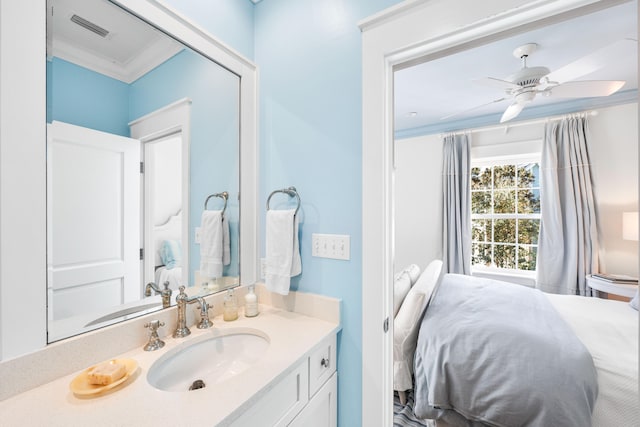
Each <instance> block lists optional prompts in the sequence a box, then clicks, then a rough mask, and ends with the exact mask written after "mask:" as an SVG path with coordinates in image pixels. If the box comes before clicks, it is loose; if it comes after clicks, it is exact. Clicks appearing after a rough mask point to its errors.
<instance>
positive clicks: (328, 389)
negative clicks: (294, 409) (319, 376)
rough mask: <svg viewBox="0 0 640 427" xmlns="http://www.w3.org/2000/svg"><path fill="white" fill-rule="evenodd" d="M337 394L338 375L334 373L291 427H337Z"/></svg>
mask: <svg viewBox="0 0 640 427" xmlns="http://www.w3.org/2000/svg"><path fill="white" fill-rule="evenodd" d="M337 394H338V374H337V373H334V374H333V375H332V376H331V378H330V379H329V380H328V381H327V382H326V383H324V385H323V386H322V387H321V388H320V390H319V391H318V393H316V395H315V396H314V397H313V399H311V400H310V401H309V403H308V404H307V406H306V407H305V408H304V409H303V410H302V412H300V414H299V415H298V416H297V417H296V418H295V419H294V420H293V421H292V422H291V424H289V426H290V427H336V425H337V424H338V412H337Z"/></svg>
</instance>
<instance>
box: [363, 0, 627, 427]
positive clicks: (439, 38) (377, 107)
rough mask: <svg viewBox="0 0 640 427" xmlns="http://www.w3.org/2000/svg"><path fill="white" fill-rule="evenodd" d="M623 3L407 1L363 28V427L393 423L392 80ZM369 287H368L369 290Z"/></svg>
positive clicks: (367, 21) (613, 0) (588, 0)
mask: <svg viewBox="0 0 640 427" xmlns="http://www.w3.org/2000/svg"><path fill="white" fill-rule="evenodd" d="M625 2H626V1H619V0H536V1H525V0H492V1H483V2H471V1H465V0H447V1H429V0H407V1H404V2H402V3H399V4H398V5H396V6H393V7H391V8H389V9H386V10H384V11H382V12H381V13H378V14H376V15H374V16H372V17H369V18H367V19H365V20H363V21H361V22H360V23H359V24H358V25H359V27H360V30H361V31H362V73H363V77H362V80H363V83H362V87H363V92H362V114H363V117H362V212H363V213H362V284H363V285H362V355H363V357H362V425H366V426H387V425H392V422H393V390H392V388H393V368H392V366H393V363H392V361H393V354H392V343H393V336H392V333H385V331H384V329H383V327H384V324H385V321H386V322H388V325H389V328H388V330H389V331H393V316H391V315H390V313H392V312H393V311H392V306H393V290H392V286H391V284H392V283H393V271H394V268H393V257H394V230H393V220H394V216H393V208H394V205H393V201H394V194H393V191H394V190H393V170H394V158H393V149H394V148H393V137H394V133H393V73H394V70H399V69H402V68H406V67H409V66H411V65H415V64H418V63H422V62H426V61H428V60H433V59H435V58H439V57H443V56H447V55H450V54H452V53H456V52H460V51H462V50H466V49H468V48H471V47H474V46H479V45H482V44H485V43H488V42H490V41H494V40H498V39H501V38H504V37H508V36H511V35H514V34H517V33H519V32H521V31H523V30H530V29H533V28H536V27H542V26H545V25H548V24H550V23H553V22H558V21H560V20H565V19H569V18H572V17H575V16H579V15H582V14H585V13H588V12H592V11H595V10H598V9H604V8H607V7H611V6H614V5H616V4H621V3H625ZM365 284H366V285H365Z"/></svg>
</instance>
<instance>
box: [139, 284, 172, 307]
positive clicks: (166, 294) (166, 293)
mask: <svg viewBox="0 0 640 427" xmlns="http://www.w3.org/2000/svg"><path fill="white" fill-rule="evenodd" d="M152 289H153V290H154V291H155V292H156V294H160V295H161V296H162V308H169V307H171V293H172V291H171V289H169V282H168V281H166V282H164V289H163V290H160V289H159V288H158V286H157V285H156V284H155V283H153V282H149V283H147V286H146V287H145V288H144V296H146V297H150V296H151V290H152Z"/></svg>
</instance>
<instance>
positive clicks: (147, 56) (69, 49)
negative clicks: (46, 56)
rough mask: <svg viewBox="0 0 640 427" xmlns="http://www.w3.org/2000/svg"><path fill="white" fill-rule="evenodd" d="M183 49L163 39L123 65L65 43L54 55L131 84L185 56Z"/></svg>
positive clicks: (53, 49) (62, 41)
mask: <svg viewBox="0 0 640 427" xmlns="http://www.w3.org/2000/svg"><path fill="white" fill-rule="evenodd" d="M123 13H125V12H123ZM183 49H184V48H183V47H182V45H180V44H178V43H176V42H175V41H173V40H168V39H166V38H161V39H158V40H157V41H156V42H155V43H153V44H152V45H151V46H149V47H148V48H146V49H145V50H144V51H142V52H141V54H140V55H138V56H136V57H134V58H133V59H132V60H131V61H129V62H127V63H124V64H123V63H120V62H114V61H111V60H108V59H105V58H103V57H100V56H98V55H95V54H93V53H91V52H89V51H87V50H84V49H79V48H78V47H76V46H73V45H71V44H70V43H68V42H67V41H65V40H56V43H55V45H54V47H53V48H52V49H51V51H52V55H53V56H54V57H56V58H60V59H64V60H65V61H68V62H71V63H73V64H76V65H79V66H81V67H84V68H87V69H89V70H92V71H95V72H96V73H99V74H103V75H105V76H108V77H111V78H114V79H116V80H120V81H121V82H124V83H127V84H129V83H133V82H134V81H136V80H137V79H139V78H140V77H142V76H144V75H145V74H147V73H148V72H149V71H151V70H153V69H154V68H156V67H158V66H159V65H161V64H162V63H164V62H165V61H168V60H169V59H171V58H172V57H173V56H175V55H177V54H178V53H180V52H182V50H183Z"/></svg>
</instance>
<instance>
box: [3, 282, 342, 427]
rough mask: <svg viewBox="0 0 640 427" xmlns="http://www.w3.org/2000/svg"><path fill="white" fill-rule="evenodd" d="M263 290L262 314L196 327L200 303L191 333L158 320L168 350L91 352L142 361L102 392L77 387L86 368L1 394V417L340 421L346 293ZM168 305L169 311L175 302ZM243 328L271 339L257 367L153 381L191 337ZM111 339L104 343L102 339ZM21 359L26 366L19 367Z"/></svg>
mask: <svg viewBox="0 0 640 427" xmlns="http://www.w3.org/2000/svg"><path fill="white" fill-rule="evenodd" d="M214 297H216V296H212V297H209V301H211V302H213V304H214V305H217V301H213V299H214ZM259 298H260V300H261V301H263V302H266V303H268V304H261V305H260V314H259V315H258V316H257V317H253V318H246V317H244V315H243V314H242V310H241V313H240V317H239V318H238V320H236V321H233V322H224V321H223V320H222V316H221V315H217V316H215V317H213V318H212V320H213V323H214V325H213V327H212V328H210V329H197V328H196V327H195V324H194V323H195V322H194V321H196V320H198V319H197V315H195V308H194V312H193V313H191V315H190V318H191V322H190V323H191V324H192V325H193V326H192V327H191V335H189V336H188V337H185V338H172V337H171V336H170V335H171V330H172V328H174V327H175V324H174V323H173V322H174V321H175V319H174V318H173V317H171V318H168V319H167V320H166V321H165V326H164V327H163V328H161V329H162V332H164V334H167V336H165V337H164V338H162V339H163V340H164V341H165V343H166V344H165V346H164V347H163V348H161V349H159V350H156V351H144V350H143V346H144V342H141V343H139V345H137V346H136V348H134V349H132V350H130V351H127V352H124V353H119V354H111V355H110V356H108V357H104V358H103V359H100V360H95V359H94V360H93V363H98V362H100V361H102V360H108V359H133V360H134V361H135V362H137V364H138V368H137V369H136V370H135V371H134V373H133V374H132V375H131V376H130V377H129V378H128V379H127V380H126V381H124V382H123V383H122V384H120V385H118V386H116V387H114V388H113V389H111V390H107V391H105V392H102V393H99V394H96V395H90V396H81V395H76V394H74V393H73V392H72V391H71V390H70V383H71V382H72V381H73V380H74V378H75V377H76V376H77V375H79V374H80V373H82V371H83V370H84V369H81V370H78V371H75V372H73V373H72V374H69V375H65V376H62V377H60V378H58V379H55V380H53V381H50V382H47V383H45V384H42V385H39V386H37V387H35V388H33V389H30V390H27V391H25V392H22V393H20V394H17V395H15V396H12V397H9V398H8V399H6V400H4V401H2V402H0V413H2V414H3V415H2V424H3V425H9V426H13V425H20V426H30V425H34V426H35V425H47V426H76V425H77V426H80V425H95V426H100V425H104V426H113V425H123V426H128V425H131V426H145V425H153V426H165V425H166V426H181V425H182V426H261V427H262V426H287V425H290V426H305V427H308V426H323V427H324V426H335V425H336V423H337V412H336V404H337V401H336V395H337V372H336V335H337V333H338V331H339V329H340V326H339V325H340V319H339V306H340V301H339V300H336V299H333V298H327V297H323V296H317V295H310V294H302V293H298V292H292V293H290V295H288V296H287V297H281V296H278V295H271V294H269V293H268V292H266V291H265V290H264V289H260V292H259ZM166 311H168V312H169V313H168V314H172V313H170V312H172V311H175V308H172V309H170V310H166ZM314 316H317V317H314ZM157 317H158V313H151V314H148V315H146V316H144V317H142V318H140V319H137V322H134V323H135V325H134V324H129V325H114V326H110V327H107V328H105V329H106V331H105V330H99V331H95V332H90V333H89V334H85V335H83V336H82V337H79V338H78V340H87V339H90V338H91V336H92V335H96V334H101V333H105V332H108V330H109V329H110V328H123V327H130V328H136V327H137V328H139V327H141V326H140V323H142V322H148V321H150V320H152V319H154V318H157ZM174 317H175V314H174ZM241 335H242V336H254V337H261V339H262V340H266V341H265V344H264V348H263V349H262V350H261V351H262V354H261V355H259V357H257V358H256V360H254V361H252V362H251V364H250V366H246V364H245V365H243V364H242V363H238V364H232V365H230V367H229V368H228V369H226V371H225V372H223V373H222V374H221V375H220V376H219V377H217V378H213V379H211V378H209V379H205V382H208V383H209V384H207V385H206V386H205V387H204V388H201V389H196V390H192V391H189V390H188V388H186V387H185V389H184V390H183V391H165V390H162V389H161V388H166V387H163V386H158V385H157V384H156V385H155V386H154V385H152V383H153V381H150V378H151V377H150V375H149V374H150V370H153V366H154V363H156V362H157V361H159V360H160V359H163V358H164V359H167V356H169V357H171V356H172V355H175V354H178V353H180V352H181V351H184V350H185V349H186V348H187V347H189V348H193V344H194V343H195V344H197V343H198V342H202V341H206V340H210V339H216V338H220V337H229V336H241ZM143 337H144V335H143ZM88 342H89V341H87V343H88ZM108 345H109V343H108V342H105V343H104V346H105V347H107V346H108ZM51 350H52V352H51V355H52V356H53V355H56V356H62V354H60V351H61V350H60V349H56V347H55V346H52V347H51ZM104 355H105V353H102V354H101V357H102V356H104ZM67 357H68V358H69V359H65V358H64V357H63V358H60V357H57V358H56V359H55V360H53V359H52V360H50V361H49V363H51V364H62V365H64V364H65V360H71V359H72V358H73V355H67ZM218 357H219V356H218ZM161 361H162V360H161ZM13 363H20V361H19V360H17V361H14V362H13ZM207 363H211V364H212V365H216V364H217V363H221V360H217V359H216V356H212V357H211V358H210V360H209V361H207V362H202V361H200V362H198V364H199V365H204V364H207ZM14 367H15V368H16V369H20V366H19V365H15V366H14ZM25 367H26V366H25ZM86 367H88V366H86ZM86 367H85V368H86ZM24 371H27V369H24V370H23V372H22V374H23V375H28V374H27V373H26V372H24ZM186 371H187V372H189V369H187V370H186ZM181 372H183V371H181ZM34 374H35V375H37V372H35V373H34ZM7 379H10V378H7ZM190 380H191V379H190V378H189V381H190Z"/></svg>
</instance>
